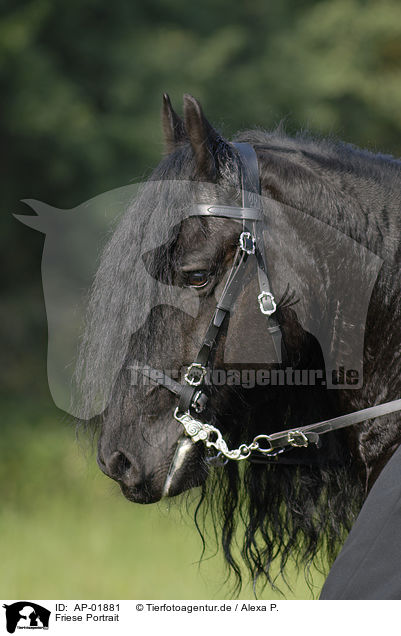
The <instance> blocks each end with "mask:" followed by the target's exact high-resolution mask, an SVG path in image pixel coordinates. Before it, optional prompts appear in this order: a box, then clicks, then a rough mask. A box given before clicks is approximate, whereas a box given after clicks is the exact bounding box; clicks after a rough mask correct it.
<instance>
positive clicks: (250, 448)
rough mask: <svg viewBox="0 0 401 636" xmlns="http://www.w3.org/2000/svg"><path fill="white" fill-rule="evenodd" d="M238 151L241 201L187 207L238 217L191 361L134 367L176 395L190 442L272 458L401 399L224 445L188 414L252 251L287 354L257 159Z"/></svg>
mask: <svg viewBox="0 0 401 636" xmlns="http://www.w3.org/2000/svg"><path fill="white" fill-rule="evenodd" d="M233 146H234V147H235V149H236V151H237V153H238V154H239V157H240V160H241V162H240V168H241V191H242V206H241V207H235V206H227V205H208V204H196V205H194V206H192V208H191V209H190V210H189V214H188V216H204V217H224V218H228V219H234V220H237V221H242V232H241V234H240V236H239V241H238V247H237V251H236V254H235V256H234V260H233V265H232V267H231V270H230V272H229V274H228V277H227V281H226V284H225V286H224V288H223V291H222V293H221V296H220V298H219V301H218V303H217V305H216V309H215V311H214V314H213V317H212V319H211V321H210V323H209V326H208V328H207V330H206V334H205V337H204V339H203V342H202V345H201V347H200V349H199V352H198V355H197V356H196V358H195V360H194V362H192V364H190V365H189V367H188V369H187V371H186V373H185V376H184V379H185V384H180V383H178V382H176V381H175V380H173V379H172V378H170V377H169V376H167V375H165V374H164V373H163V372H161V371H159V370H156V369H152V368H151V367H142V368H139V369H138V370H139V371H141V373H142V374H143V375H146V376H147V377H149V378H150V379H152V380H153V381H154V382H156V383H158V384H160V385H161V386H164V387H165V388H167V389H168V390H169V391H171V392H172V393H174V394H175V395H176V396H177V397H178V398H179V404H178V407H177V408H176V409H175V411H174V418H175V419H176V420H177V421H178V422H180V424H182V426H183V427H184V430H185V433H186V435H188V436H189V437H190V438H191V439H192V441H193V442H198V441H201V442H203V443H204V444H205V445H206V447H207V448H209V449H211V448H214V449H215V450H216V451H217V455H216V456H214V457H213V458H212V459H216V458H217V459H219V458H222V457H225V458H226V460H229V459H231V460H235V461H240V460H243V459H249V460H250V461H261V460H262V461H265V462H269V461H277V460H278V456H279V455H281V454H282V453H284V452H285V451H287V450H289V449H291V448H302V447H304V448H306V447H308V446H309V444H316V446H317V447H318V446H319V444H320V435H322V434H324V433H328V432H330V431H334V430H338V429H341V428H345V427H347V426H351V425H353V424H358V423H360V422H363V421H365V420H368V419H373V418H375V417H380V416H383V415H387V414H389V413H393V412H395V411H400V410H401V399H399V400H394V401H392V402H387V403H386V404H380V405H377V406H373V407H370V408H367V409H362V410H360V411H356V412H354V413H350V414H348V415H343V416H340V417H336V418H333V419H330V420H324V421H321V422H317V423H315V424H309V425H307V426H302V427H299V428H297V429H289V430H285V431H280V432H278V433H272V434H269V435H266V434H262V435H257V436H256V437H255V438H254V439H253V440H252V442H251V443H250V444H241V445H240V446H239V447H238V448H236V449H231V450H230V449H229V448H228V446H227V444H226V442H225V441H224V439H223V436H222V434H221V432H220V431H219V429H218V428H216V427H214V426H212V425H211V424H207V423H204V422H201V421H200V420H198V419H196V417H194V416H193V415H192V414H191V411H192V410H193V411H195V412H196V413H197V414H199V413H202V411H204V409H205V407H206V404H207V401H208V397H207V395H206V393H205V392H204V390H203V387H204V383H205V378H206V376H207V375H208V373H209V372H210V371H212V369H213V356H214V352H215V349H216V345H217V342H218V339H219V335H220V334H221V332H222V327H223V325H224V324H225V322H226V320H229V317H230V313H231V312H232V311H233V309H234V305H235V302H236V300H237V298H238V295H239V293H240V291H241V290H242V288H243V284H244V279H245V263H246V262H247V260H248V258H251V257H254V258H255V260H256V267H257V273H258V283H259V294H258V296H257V300H258V304H259V309H260V311H261V313H262V314H263V315H264V316H266V329H267V331H268V333H269V334H270V336H271V338H272V342H273V346H274V350H275V354H276V358H277V362H278V363H279V364H282V363H283V362H285V360H286V359H287V353H286V348H285V344H284V341H283V338H282V332H281V328H280V324H279V322H278V320H277V317H276V316H275V312H276V309H277V304H276V301H275V298H274V295H273V292H272V288H271V285H270V282H269V278H268V269H267V259H266V254H265V247H264V240H263V221H264V218H263V213H262V207H261V186H260V180H259V168H258V160H257V156H256V153H255V150H254V149H253V147H252V146H251V145H250V144H246V143H235V144H233Z"/></svg>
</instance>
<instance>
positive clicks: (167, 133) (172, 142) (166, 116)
mask: <svg viewBox="0 0 401 636" xmlns="http://www.w3.org/2000/svg"><path fill="white" fill-rule="evenodd" d="M162 123H163V133H164V143H165V146H166V151H167V154H170V152H173V151H174V150H175V149H176V147H177V145H178V144H180V143H182V142H183V141H186V140H187V139H188V137H187V135H186V132H185V126H184V122H183V121H182V119H181V117H179V116H178V115H177V113H176V112H175V111H174V109H173V107H172V105H171V101H170V98H169V96H168V95H167V93H164V95H163V110H162Z"/></svg>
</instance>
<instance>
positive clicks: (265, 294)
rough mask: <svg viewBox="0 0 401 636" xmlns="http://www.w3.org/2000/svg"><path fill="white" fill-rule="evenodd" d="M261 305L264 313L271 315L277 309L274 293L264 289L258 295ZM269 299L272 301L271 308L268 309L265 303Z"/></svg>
mask: <svg viewBox="0 0 401 636" xmlns="http://www.w3.org/2000/svg"><path fill="white" fill-rule="evenodd" d="M258 301H259V307H260V311H261V312H262V314H265V316H271V315H272V314H274V312H275V311H276V309H277V305H276V301H275V300H274V296H273V294H271V293H270V292H267V291H262V292H261V293H260V294H259V296H258ZM265 301H268V302H269V303H270V308H268V309H266V307H265V305H264V303H265Z"/></svg>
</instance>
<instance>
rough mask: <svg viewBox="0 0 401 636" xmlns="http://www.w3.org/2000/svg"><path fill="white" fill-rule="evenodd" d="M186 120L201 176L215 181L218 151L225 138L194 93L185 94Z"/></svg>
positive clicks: (186, 127)
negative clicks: (204, 112)
mask: <svg viewBox="0 0 401 636" xmlns="http://www.w3.org/2000/svg"><path fill="white" fill-rule="evenodd" d="M184 122H185V129H186V131H187V135H188V137H189V141H190V143H191V146H192V150H193V152H194V155H195V159H196V163H197V166H198V170H199V173H200V176H201V177H203V178H205V179H206V180H210V181H215V180H216V177H217V161H216V159H217V151H218V147H219V146H220V147H221V145H222V142H223V139H222V137H221V136H220V135H219V133H218V132H217V131H216V130H215V129H214V128H213V126H211V125H210V124H209V122H208V120H207V119H206V117H205V116H204V114H203V111H202V108H201V105H200V103H199V102H198V101H197V100H196V99H195V98H194V97H192V95H184Z"/></svg>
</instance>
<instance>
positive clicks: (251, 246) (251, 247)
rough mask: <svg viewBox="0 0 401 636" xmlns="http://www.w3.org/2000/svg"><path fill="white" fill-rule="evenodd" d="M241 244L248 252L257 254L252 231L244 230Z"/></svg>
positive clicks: (240, 239) (244, 250)
mask: <svg viewBox="0 0 401 636" xmlns="http://www.w3.org/2000/svg"><path fill="white" fill-rule="evenodd" d="M239 246H240V248H241V249H242V251H243V252H246V253H247V254H255V239H254V238H253V236H252V234H251V233H250V232H242V234H240V237H239Z"/></svg>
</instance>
